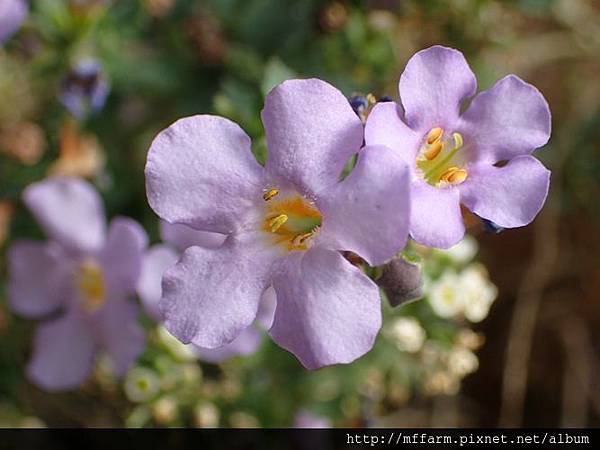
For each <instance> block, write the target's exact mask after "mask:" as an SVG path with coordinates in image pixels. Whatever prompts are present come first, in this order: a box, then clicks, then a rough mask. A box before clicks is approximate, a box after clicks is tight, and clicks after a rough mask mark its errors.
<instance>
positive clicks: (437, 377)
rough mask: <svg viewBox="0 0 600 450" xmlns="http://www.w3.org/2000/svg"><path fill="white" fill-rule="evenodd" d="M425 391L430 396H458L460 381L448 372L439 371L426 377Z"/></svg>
mask: <svg viewBox="0 0 600 450" xmlns="http://www.w3.org/2000/svg"><path fill="white" fill-rule="evenodd" d="M423 389H424V391H425V393H426V394H428V395H440V394H443V395H456V394H457V393H458V391H459V389H460V379H459V378H458V377H456V376H455V375H454V374H452V373H450V372H448V371H445V370H438V371H435V372H433V373H430V374H427V375H426V377H425V380H424V383H423Z"/></svg>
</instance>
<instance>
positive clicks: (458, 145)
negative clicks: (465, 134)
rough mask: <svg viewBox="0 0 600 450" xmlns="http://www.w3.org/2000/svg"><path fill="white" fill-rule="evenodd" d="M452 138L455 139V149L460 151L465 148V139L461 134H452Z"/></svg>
mask: <svg viewBox="0 0 600 450" xmlns="http://www.w3.org/2000/svg"><path fill="white" fill-rule="evenodd" d="M452 137H453V138H454V148H455V149H459V148H462V146H463V138H462V135H461V134H460V133H452Z"/></svg>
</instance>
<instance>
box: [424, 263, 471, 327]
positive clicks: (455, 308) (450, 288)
mask: <svg viewBox="0 0 600 450" xmlns="http://www.w3.org/2000/svg"><path fill="white" fill-rule="evenodd" d="M428 301H429V305H430V306H431V308H432V309H433V311H434V312H435V313H436V314H437V315H438V316H440V317H443V318H451V317H455V316H457V315H458V314H459V313H461V312H462V310H463V297H462V292H461V284H460V278H459V277H458V275H457V274H456V273H455V272H451V271H449V272H445V273H444V274H443V275H442V276H441V277H440V279H439V280H436V281H435V282H434V283H433V285H432V286H431V290H430V292H429V296H428Z"/></svg>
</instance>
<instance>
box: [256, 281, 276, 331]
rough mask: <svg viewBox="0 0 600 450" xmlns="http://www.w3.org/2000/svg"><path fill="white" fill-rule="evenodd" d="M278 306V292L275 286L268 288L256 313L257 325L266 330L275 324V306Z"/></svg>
mask: <svg viewBox="0 0 600 450" xmlns="http://www.w3.org/2000/svg"><path fill="white" fill-rule="evenodd" d="M276 307H277V294H275V289H273V287H272V286H271V287H269V288H267V290H266V291H265V292H264V293H263V295H262V298H261V300H260V305H259V306H258V312H257V313H256V321H255V323H256V325H257V326H258V327H260V328H263V329H264V330H268V329H269V328H271V325H273V319H275V308H276Z"/></svg>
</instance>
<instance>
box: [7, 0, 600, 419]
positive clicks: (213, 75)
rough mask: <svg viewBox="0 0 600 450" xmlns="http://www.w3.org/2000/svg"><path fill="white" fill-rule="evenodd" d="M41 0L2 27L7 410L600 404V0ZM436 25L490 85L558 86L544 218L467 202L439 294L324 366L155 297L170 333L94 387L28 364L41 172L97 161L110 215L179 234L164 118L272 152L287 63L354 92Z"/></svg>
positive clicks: (177, 414) (556, 414) (292, 411)
mask: <svg viewBox="0 0 600 450" xmlns="http://www.w3.org/2000/svg"><path fill="white" fill-rule="evenodd" d="M4 3H5V4H8V3H10V2H8V1H7V0H4ZM0 6H2V1H0ZM28 9H29V11H28V14H27V15H26V16H25V17H24V18H23V20H22V21H21V20H19V24H18V25H15V31H14V33H11V36H10V37H8V36H7V37H2V39H4V40H5V42H4V43H3V44H0V45H1V46H0V302H1V303H0V426H29V427H33V426H86V427H90V426H131V427H141V426H182V425H186V426H199V427H203V426H211V427H212V426H233V427H260V426H291V425H298V426H312V425H315V426H317V425H328V424H330V425H337V426H370V425H374V426H398V427H402V426H405V427H411V426H498V425H500V426H581V427H584V426H596V427H597V426H600V376H599V374H600V352H599V351H600V334H599V333H600V298H599V292H600V233H599V232H598V230H599V223H600V202H599V201H598V199H599V198H600V184H599V182H598V180H599V179H600V144H599V143H600V59H599V58H598V55H600V3H599V2H597V1H594V0H506V1H491V0H489V1H488V0H444V1H442V0H372V1H368V0H347V1H343V0H334V1H320V0H204V1H200V0H198V1H191V0H132V1H116V0H115V1H101V0H95V1H94V0H33V1H31V2H29V8H28ZM2 14H8V13H6V9H5V10H2V8H0V15H2ZM2 19H3V18H2V17H0V21H1V20H2ZM433 44H443V45H447V46H451V47H454V48H457V49H459V50H461V51H462V52H464V54H465V56H466V57H467V60H468V61H469V63H470V65H471V67H472V68H473V70H474V71H475V73H476V74H477V77H478V81H479V89H480V90H481V89H486V88H488V87H489V86H491V85H492V84H493V82H494V81H495V80H497V79H499V78H501V77H503V76H504V75H506V74H508V73H514V74H517V75H518V76H520V77H521V78H523V79H525V80H526V81H528V82H530V83H532V84H534V85H535V86H537V87H538V88H539V89H540V90H541V91H542V92H543V94H544V96H545V97H546V99H547V100H548V102H549V103H550V108H551V110H552V114H553V135H552V138H551V140H550V142H549V144H548V145H546V146H545V147H544V148H543V149H540V150H539V151H538V152H536V156H537V157H538V158H540V159H541V160H542V161H543V162H544V164H545V165H546V166H547V167H548V168H550V169H551V170H552V184H551V192H550V197H549V199H548V201H547V203H546V205H545V207H544V209H543V210H542V212H541V213H540V215H539V216H538V217H537V219H536V220H535V221H534V223H532V224H531V225H530V226H528V227H525V228H522V229H515V230H508V231H504V232H503V233H500V234H494V233H486V232H485V231H484V230H483V229H482V226H481V224H480V223H479V222H478V221H477V220H475V219H474V218H473V217H467V218H466V220H467V223H468V224H469V235H470V237H469V238H468V239H466V241H464V242H463V243H461V244H459V246H458V247H457V248H454V249H452V250H451V251H449V252H441V251H435V250H428V249H423V248H419V247H417V246H412V247H411V251H412V252H413V253H414V254H415V255H418V256H419V257H420V258H421V259H422V262H423V267H424V274H425V288H426V289H425V292H426V298H425V299H423V300H421V301H418V302H415V303H411V304H410V305H407V306H404V307H400V308H395V309H394V308H391V307H389V306H387V302H385V303H386V304H385V306H384V309H385V321H384V328H383V330H382V333H381V335H380V337H379V338H378V341H377V343H376V346H375V348H374V350H373V351H372V352H371V353H369V354H368V355H366V356H365V357H364V358H362V359H361V360H359V361H357V362H356V363H353V364H351V365H348V366H336V367H331V368H326V369H323V370H319V371H317V372H308V371H306V370H304V369H303V368H302V367H301V366H300V364H299V363H298V362H297V361H296V359H295V358H294V357H293V356H291V355H290V354H288V353H287V352H285V351H284V350H282V349H280V348H278V347H277V346H276V345H275V344H273V343H272V342H270V340H269V339H268V338H265V339H263V342H262V344H261V346H260V348H259V349H258V350H257V351H256V352H255V353H253V354H251V355H247V356H243V357H242V356H237V357H233V358H231V359H228V360H226V361H223V362H221V363H219V364H210V363H207V362H203V361H201V360H199V359H198V358H197V356H195V355H193V354H190V352H186V351H185V348H182V346H180V345H178V344H177V342H174V341H173V340H172V339H170V337H169V336H168V335H167V334H165V332H164V331H163V330H161V329H160V327H157V325H156V324H154V323H153V322H152V320H150V318H149V317H142V318H141V321H142V323H143V325H144V328H145V330H146V333H147V341H148V343H147V346H146V349H145V351H144V353H143V354H142V355H141V356H140V358H139V359H138V361H137V363H136V364H135V367H133V368H132V369H131V371H130V372H129V373H128V375H127V376H126V377H125V379H124V380H118V379H114V378H113V377H112V376H111V375H110V373H109V372H108V371H107V370H106V368H105V367H104V366H103V364H102V359H100V360H99V363H98V364H97V368H96V369H95V371H94V374H93V376H92V377H91V378H90V379H89V380H88V381H87V382H86V383H85V384H84V385H82V386H81V387H80V388H79V389H78V390H76V391H72V392H66V393H48V392H45V391H43V390H42V389H40V388H38V387H36V386H34V385H32V384H31V383H30V382H29V381H27V379H26V378H25V376H24V368H25V366H26V363H27V360H28V358H29V355H30V352H31V337H32V332H33V330H34V328H35V325H36V324H35V322H34V321H31V320H24V319H22V318H19V317H18V316H16V315H14V314H12V313H11V312H10V310H9V309H8V306H7V304H6V301H5V300H6V289H5V286H6V251H7V249H8V248H10V245H11V242H13V241H14V240H15V239H19V238H33V239H44V235H43V233H42V231H41V229H40V228H39V227H38V225H37V224H36V223H35V221H34V220H33V218H32V216H31V215H30V213H29V212H28V211H27V210H26V209H25V208H24V206H23V204H22V202H21V197H20V196H21V192H22V191H23V189H24V188H25V187H26V186H27V185H28V184H30V183H32V182H34V181H39V180H42V179H44V178H45V177H48V176H51V175H71V176H78V177H83V178H87V179H88V180H90V181H91V182H93V184H94V185H95V186H96V187H97V189H98V190H99V192H100V194H101V195H102V198H103V200H104V202H105V206H106V210H107V214H108V216H109V217H112V216H114V215H117V214H119V215H127V216H130V217H133V218H134V219H136V220H138V221H139V222H140V223H141V224H142V225H143V226H144V228H145V229H146V230H147V231H148V233H149V234H150V236H151V241H152V242H158V241H159V239H160V237H159V226H158V225H159V223H158V220H157V218H156V217H155V215H154V214H153V212H152V211H151V210H150V208H149V207H148V205H147V202H146V197H145V192H144V179H143V167H144V163H145V157H146V152H147V149H148V147H149V144H150V142H151V140H152V138H153V137H154V136H155V135H156V134H157V133H158V132H159V131H160V130H161V129H163V128H164V127H166V126H168V125H169V124H170V123H172V122H173V121H174V120H176V119H177V118H180V117H182V116H187V115H193V114H198V113H211V114H219V115H223V116H226V117H229V118H231V119H232V120H234V121H236V122H238V123H239V124H240V125H241V126H242V128H244V130H245V131H246V132H247V133H248V134H249V135H250V136H251V137H252V139H253V145H254V148H253V151H254V152H255V155H256V156H257V159H258V160H259V161H264V158H265V155H266V147H265V144H264V136H263V129H262V125H261V122H260V117H259V112H260V110H261V108H262V104H263V100H264V96H265V94H266V93H267V92H268V91H269V90H270V89H271V88H272V87H273V86H274V85H276V84H278V83H279V82H281V81H283V80H285V79H288V78H297V77H299V78H302V77H318V78H322V79H324V80H327V81H329V82H330V83H332V84H334V85H335V86H337V87H338V88H339V89H341V90H342V91H343V92H344V93H345V94H346V95H347V96H348V97H350V96H352V95H357V94H358V95H366V94H369V93H372V94H373V95H374V96H375V97H377V98H380V97H382V96H384V95H390V96H392V97H393V98H394V99H397V98H398V92H397V82H398V78H399V76H400V73H401V72H402V70H403V67H404V65H405V64H406V61H407V60H408V58H410V56H411V55H412V54H413V53H414V52H416V51H418V50H420V49H423V48H425V47H428V46H430V45H433ZM469 280H470V281H469ZM468 282H470V283H471V285H473V286H475V287H474V288H473V289H474V291H473V292H474V293H473V302H474V303H473V305H475V306H473V309H471V310H468V309H465V310H464V311H460V312H457V313H456V314H454V315H453V316H452V317H447V316H448V314H446V313H445V312H444V311H443V310H440V308H439V304H438V300H439V298H438V297H439V295H440V294H439V292H440V290H443V289H446V292H448V290H449V291H452V289H454V290H455V291H456V290H458V289H459V286H463V287H464V286H465V283H467V284H468ZM455 295H459V294H456V293H455ZM494 300H495V301H494ZM477 302H479V303H477ZM492 302H493V303H492Z"/></svg>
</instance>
